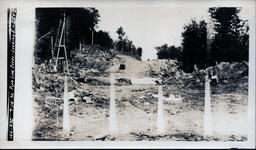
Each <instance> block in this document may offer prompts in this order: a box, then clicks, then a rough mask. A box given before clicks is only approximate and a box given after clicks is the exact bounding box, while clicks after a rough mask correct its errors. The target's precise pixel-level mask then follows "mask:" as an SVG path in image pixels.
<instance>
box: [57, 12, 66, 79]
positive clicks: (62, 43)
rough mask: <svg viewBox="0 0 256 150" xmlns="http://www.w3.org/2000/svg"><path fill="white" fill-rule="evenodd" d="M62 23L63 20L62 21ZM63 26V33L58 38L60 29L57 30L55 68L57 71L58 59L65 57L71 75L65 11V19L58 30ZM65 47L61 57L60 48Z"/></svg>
mask: <svg viewBox="0 0 256 150" xmlns="http://www.w3.org/2000/svg"><path fill="white" fill-rule="evenodd" d="M60 23H61V21H60ZM60 28H61V33H60V38H58V31H57V37H56V42H55V43H57V46H56V48H57V50H58V51H57V57H56V64H55V68H54V70H55V71H57V66H58V60H59V59H65V60H66V67H67V73H68V75H69V67H68V58H67V50H66V45H65V33H64V32H65V28H66V16H65V13H64V19H63V22H62V27H61V26H60V27H59V28H58V30H59V29H60ZM61 49H63V50H64V55H65V56H64V57H59V54H60V50H61Z"/></svg>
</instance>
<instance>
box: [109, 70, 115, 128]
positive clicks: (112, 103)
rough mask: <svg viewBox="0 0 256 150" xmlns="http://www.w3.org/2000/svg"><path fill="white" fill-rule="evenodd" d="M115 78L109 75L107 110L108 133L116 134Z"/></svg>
mask: <svg viewBox="0 0 256 150" xmlns="http://www.w3.org/2000/svg"><path fill="white" fill-rule="evenodd" d="M114 81H115V77H114V75H113V74H111V75H110V106H109V107H110V108H109V131H110V132H116V131H117V125H116V103H115V84H114Z"/></svg>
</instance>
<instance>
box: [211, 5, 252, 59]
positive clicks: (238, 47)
mask: <svg viewBox="0 0 256 150" xmlns="http://www.w3.org/2000/svg"><path fill="white" fill-rule="evenodd" d="M240 10H241V9H240V8H235V7H228V8H227V7H214V8H209V13H210V17H211V18H212V20H213V22H214V30H215V32H216V34H215V36H214V38H213V42H212V45H211V47H212V49H211V57H212V58H213V60H216V61H218V62H221V61H226V62H234V61H242V60H246V61H248V29H249V28H247V27H248V26H247V27H246V25H245V22H244V21H242V20H240V19H239V16H238V13H239V12H240ZM245 28H247V29H245ZM244 29H245V30H244ZM243 31H244V32H243Z"/></svg>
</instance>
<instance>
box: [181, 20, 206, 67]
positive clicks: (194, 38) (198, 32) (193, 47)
mask: <svg viewBox="0 0 256 150" xmlns="http://www.w3.org/2000/svg"><path fill="white" fill-rule="evenodd" d="M182 37H183V40H182V47H183V55H182V60H183V69H184V70H185V71H187V72H192V71H193V69H194V65H195V64H196V65H197V66H198V67H199V68H205V64H206V60H205V56H206V40H207V39H206V23H205V21H204V20H201V21H199V22H198V23H197V22H196V20H194V19H192V20H191V23H189V24H188V25H185V26H184V32H183V33H182Z"/></svg>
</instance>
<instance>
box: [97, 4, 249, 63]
mask: <svg viewBox="0 0 256 150" xmlns="http://www.w3.org/2000/svg"><path fill="white" fill-rule="evenodd" d="M97 9H98V10H99V14H100V22H99V24H98V30H99V29H101V30H104V31H107V32H109V34H110V36H111V37H112V38H113V39H114V40H117V37H118V35H117V33H116V30H117V28H119V27H120V26H122V27H123V29H124V32H125V33H126V35H127V36H128V38H129V39H130V40H132V41H133V43H134V45H135V46H136V47H142V49H143V53H142V59H143V60H147V59H156V58H157V56H156V50H155V47H156V46H161V45H163V44H165V43H166V44H168V45H175V46H181V42H182V37H181V33H182V32H183V31H184V30H183V27H184V25H185V24H188V23H189V22H190V21H191V19H192V18H195V19H196V20H198V21H199V20H200V19H204V20H207V19H208V18H209V17H208V16H209V14H208V12H207V10H208V7H206V6H200V5H199V6H197V7H188V6H178V7H177V6H176V7H168V6H155V5H145V6H142V5H139V6H133V7H128V6H127V7H125V6H123V7H117V6H113V7H111V6H108V7H97ZM241 15H242V16H241V18H242V19H247V14H246V12H245V11H244V10H243V9H242V11H241Z"/></svg>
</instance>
